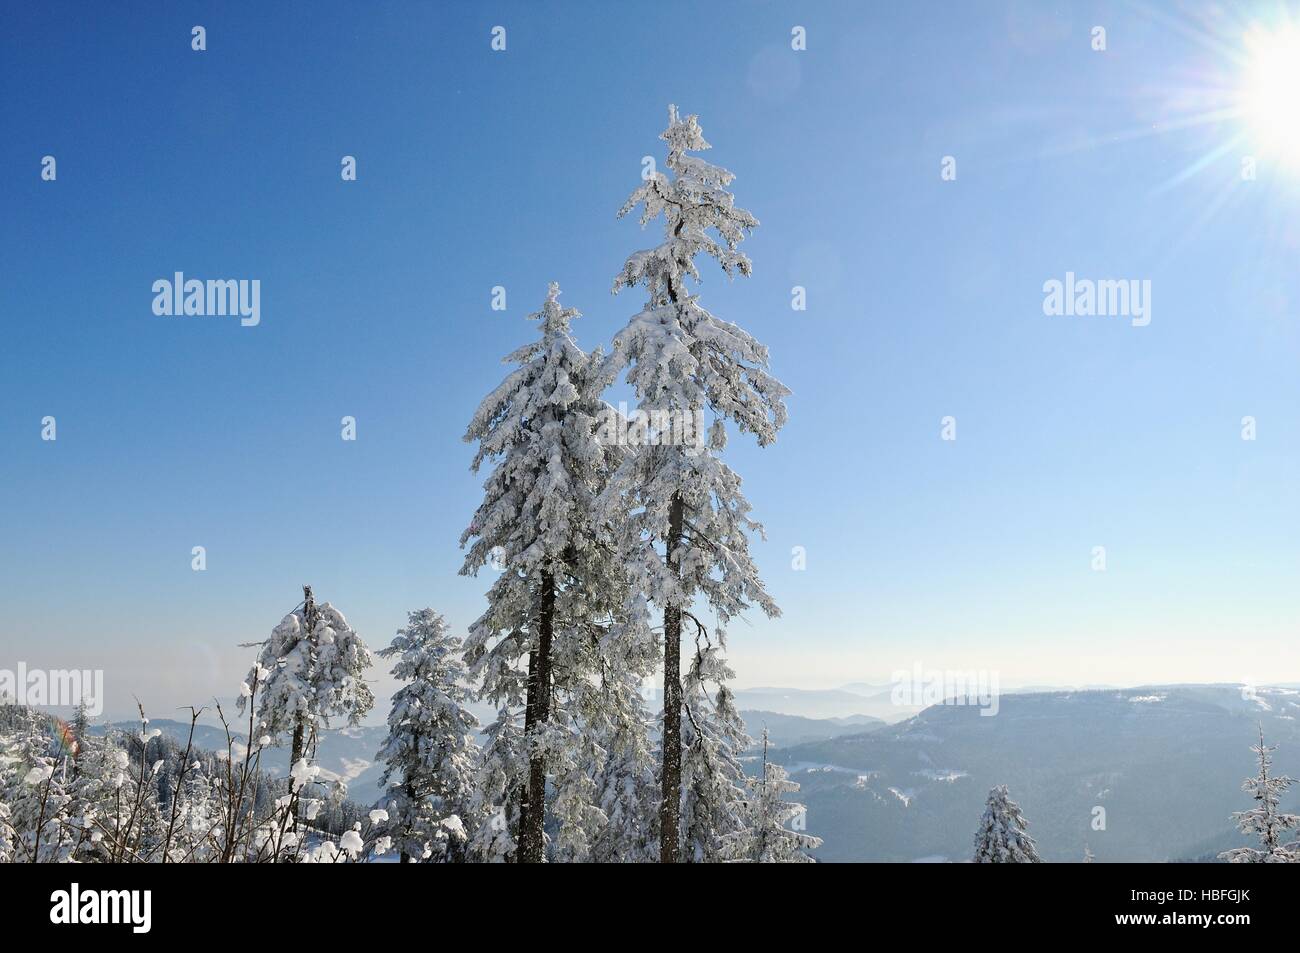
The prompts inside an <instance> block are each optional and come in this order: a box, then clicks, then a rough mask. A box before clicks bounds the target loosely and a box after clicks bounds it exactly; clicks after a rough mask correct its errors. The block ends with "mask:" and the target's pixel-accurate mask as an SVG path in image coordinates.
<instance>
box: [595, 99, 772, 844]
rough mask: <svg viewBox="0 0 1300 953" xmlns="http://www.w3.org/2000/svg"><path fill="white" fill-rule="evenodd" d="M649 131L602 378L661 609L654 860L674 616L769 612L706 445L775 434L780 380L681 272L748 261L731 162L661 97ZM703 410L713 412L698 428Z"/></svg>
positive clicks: (675, 825) (677, 690) (736, 488)
mask: <svg viewBox="0 0 1300 953" xmlns="http://www.w3.org/2000/svg"><path fill="white" fill-rule="evenodd" d="M660 138H662V139H663V140H664V141H665V142H667V144H668V158H667V160H666V163H665V164H666V167H667V169H668V172H669V174H668V175H665V174H663V173H661V172H657V171H656V172H655V173H654V174H653V175H651V176H649V177H648V178H647V179H646V180H645V181H644V182H643V184H642V185H641V186H640V187H639V188H638V189H637V190H636V191H635V192H633V193H632V195H631V196H630V197H629V198H628V200H627V202H626V203H625V204H624V206H623V208H622V209H621V210H620V212H619V214H620V215H623V214H626V213H627V212H629V211H631V210H632V209H633V208H635V207H637V206H641V207H642V214H641V219H640V220H641V224H642V226H643V227H644V226H645V225H646V224H647V223H648V222H650V221H651V220H652V219H655V218H657V217H660V216H662V217H663V222H664V240H663V241H662V242H661V243H660V244H659V245H657V246H655V247H654V248H650V249H646V250H643V251H638V252H635V253H634V254H632V255H631V256H629V257H628V259H627V260H626V262H625V263H624V265H623V268H622V270H621V271H620V273H619V274H618V276H617V278H616V279H615V281H614V291H615V292H618V291H619V290H621V289H623V288H631V287H633V286H635V285H641V286H644V288H645V290H646V293H647V301H646V304H645V306H644V307H643V308H642V310H641V311H639V312H638V313H637V314H636V315H634V316H633V317H632V319H631V320H630V321H629V323H628V325H627V327H626V328H624V329H623V330H622V331H620V332H619V334H618V335H617V336H616V338H615V340H614V347H613V353H612V355H611V359H610V362H609V366H608V371H607V376H608V378H609V379H613V378H614V377H615V376H616V375H617V374H618V373H620V372H621V371H622V370H624V369H626V371H627V380H628V382H629V383H630V384H631V385H632V387H633V389H634V391H635V393H636V397H637V400H638V402H639V408H638V411H639V413H641V414H643V415H644V419H646V420H648V421H650V422H651V426H650V428H649V431H648V433H647V435H646V436H647V439H646V441H645V445H644V446H642V447H640V448H638V452H636V453H633V454H630V455H629V456H628V457H627V459H626V460H625V461H624V463H623V464H622V466H620V469H619V471H618V473H617V476H616V477H615V478H614V479H613V480H612V481H611V486H610V487H609V489H608V490H607V492H606V499H607V501H608V505H609V506H610V507H611V511H613V512H618V513H626V514H632V516H631V522H632V527H631V531H630V532H628V533H626V534H625V536H624V542H625V544H626V545H627V546H628V556H627V561H628V564H629V566H630V567H631V569H632V571H633V572H634V573H636V575H637V578H636V579H635V581H634V584H633V585H634V588H635V589H637V590H638V591H640V592H642V593H644V594H645V595H646V596H647V597H648V598H649V599H650V601H651V602H652V603H653V604H654V605H655V606H656V607H657V608H658V609H659V610H660V611H661V612H662V615H663V673H664V711H663V726H662V743H661V749H662V765H661V770H660V781H661V795H660V808H659V814H660V816H659V828H660V860H662V861H664V862H668V863H671V862H675V861H676V860H677V859H678V856H679V853H680V850H681V828H680V812H681V796H682V774H681V772H682V750H683V749H682V683H681V636H682V625H683V620H686V621H688V622H693V623H694V625H695V626H696V627H697V628H701V629H702V628H703V626H702V625H701V624H700V623H698V622H696V621H694V617H693V616H692V615H691V611H690V610H691V607H692V605H693V603H694V601H695V600H696V599H697V598H700V597H703V599H705V600H706V601H707V602H708V604H709V605H710V607H711V608H712V609H713V610H714V612H715V613H716V615H717V617H718V624H719V641H721V639H722V630H723V627H724V626H725V625H726V623H727V621H728V620H729V619H730V618H731V617H732V616H733V615H735V614H736V613H738V612H740V611H741V610H743V609H744V608H746V607H747V606H749V605H751V604H756V605H758V606H759V607H760V608H761V609H762V610H763V611H764V612H765V613H766V614H768V615H769V616H775V615H778V614H779V610H778V609H777V607H776V604H775V603H774V602H773V601H772V599H771V598H770V597H769V596H768V594H767V592H766V590H765V589H764V587H763V584H762V582H761V581H760V580H759V577H758V571H757V568H756V567H755V566H754V563H753V561H752V560H751V558H750V556H749V539H748V534H749V533H750V532H760V533H761V531H762V528H761V526H760V525H759V524H758V523H756V522H754V521H753V520H752V519H750V516H749V510H750V505H749V503H748V501H746V500H745V498H744V496H743V495H742V494H741V491H740V478H739V477H738V476H737V475H736V474H735V473H734V472H732V470H731V469H730V468H729V467H727V466H726V465H725V464H723V463H722V462H721V460H720V459H719V458H718V456H717V454H718V452H720V451H721V450H722V449H723V447H724V446H725V444H726V426H725V423H726V421H728V420H730V421H731V422H732V423H734V424H735V425H736V426H737V428H738V429H739V430H740V431H741V432H742V433H743V432H748V433H752V434H753V435H754V436H755V437H756V439H757V441H758V443H759V445H760V446H765V445H767V444H769V443H771V442H772V441H774V440H775V439H776V433H777V430H778V429H779V428H780V427H781V426H782V425H783V424H784V423H785V421H786V409H785V405H784V402H783V401H784V398H785V397H786V396H787V395H788V394H789V391H788V390H786V388H785V387H784V386H783V385H782V384H781V383H780V382H779V381H777V380H776V379H775V378H774V377H772V376H771V375H769V374H768V373H767V370H766V368H767V365H768V354H767V349H766V348H765V347H764V346H763V345H762V344H760V343H759V342H758V341H757V340H755V339H754V338H753V337H751V336H750V335H749V334H748V333H747V332H745V331H744V330H742V329H741V328H740V327H739V326H737V325H736V324H732V323H729V322H725V321H722V320H720V319H718V318H716V317H714V316H713V315H712V314H710V313H709V312H708V311H707V310H705V309H704V307H702V306H701V304H700V303H699V300H698V298H697V296H696V295H693V294H691V293H690V290H689V287H688V280H694V281H699V280H700V274H699V272H698V271H697V269H696V264H695V259H696V257H697V256H699V255H705V256H708V257H710V258H713V259H714V260H715V261H716V262H717V263H718V264H719V266H720V267H721V268H722V270H723V272H724V273H725V274H726V275H727V276H728V277H734V276H735V275H737V274H740V275H748V274H749V273H750V261H749V259H748V258H747V257H746V256H745V255H744V254H743V253H741V252H740V251H738V250H737V246H738V245H739V243H740V241H741V240H742V239H743V238H744V237H745V235H746V234H747V233H748V232H749V231H750V230H751V229H753V228H755V227H756V226H757V225H758V220H757V219H755V218H754V216H753V215H751V214H750V213H749V212H747V211H745V210H743V209H740V208H737V207H736V205H735V202H734V198H733V196H732V194H731V193H730V192H728V191H727V189H726V186H727V185H729V184H730V183H731V181H732V179H733V178H734V177H733V175H732V174H731V173H730V172H728V171H727V170H726V169H722V168H719V167H717V166H714V165H710V164H709V163H707V162H704V161H703V160H701V159H699V158H697V157H695V156H691V155H688V153H690V152H697V151H700V150H703V149H707V148H709V144H708V143H707V142H705V140H704V136H703V134H702V133H701V131H700V126H699V123H698V121H697V117H695V116H687V117H686V118H684V119H683V118H681V117H679V116H678V113H677V108H676V107H675V106H670V107H669V109H668V128H667V129H666V130H665V131H664V132H663V134H662V135H661V137H660ZM706 412H707V413H709V414H711V416H712V418H713V420H712V423H711V425H710V426H709V429H708V432H707V435H706V434H705V433H704V432H703V430H704V426H703V422H704V415H705V413H706ZM631 619H632V620H633V621H635V620H636V616H635V615H633V616H632V617H631ZM645 629H646V631H647V632H648V631H649V625H648V622H647V623H646V625H645Z"/></svg>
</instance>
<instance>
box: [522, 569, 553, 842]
mask: <svg viewBox="0 0 1300 953" xmlns="http://www.w3.org/2000/svg"><path fill="white" fill-rule="evenodd" d="M540 595H541V600H542V601H541V607H540V609H539V611H538V619H537V648H536V649H535V650H534V651H533V652H532V653H530V654H529V657H528V695H529V704H528V708H527V711H526V713H525V715H524V741H525V743H526V744H527V746H528V795H527V797H528V799H527V800H526V801H525V802H524V806H523V816H522V819H521V822H520V832H519V862H520V863H524V864H540V863H541V862H542V860H543V854H544V849H545V835H544V833H543V829H544V827H545V823H546V758H545V755H544V754H543V753H542V751H541V749H540V748H539V746H538V744H537V740H538V739H537V736H538V735H539V734H540V733H541V732H542V730H543V729H544V728H545V726H546V723H547V722H548V721H550V718H551V636H552V634H553V633H554V629H555V576H553V575H552V574H551V573H550V572H548V571H543V572H542V591H541V593H540Z"/></svg>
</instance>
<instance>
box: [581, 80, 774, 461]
mask: <svg viewBox="0 0 1300 953" xmlns="http://www.w3.org/2000/svg"><path fill="white" fill-rule="evenodd" d="M668 117H669V122H668V128H667V129H666V130H665V131H664V132H663V134H662V135H661V136H660V138H662V139H663V140H665V141H666V142H667V143H668V159H667V162H666V165H667V168H668V170H669V171H670V172H671V173H672V177H671V178H670V177H669V176H667V175H664V174H663V173H661V172H658V171H656V172H655V173H654V174H653V175H652V176H650V177H649V178H648V179H647V180H646V181H644V182H643V183H642V184H641V186H640V187H639V188H637V189H636V191H634V192H633V193H632V195H631V196H630V197H629V198H628V200H627V202H626V203H624V205H623V208H622V209H620V211H619V215H620V216H621V215H625V214H626V213H628V212H629V211H631V210H632V209H633V208H635V207H636V206H638V205H640V206H642V213H641V219H640V220H641V225H642V226H643V227H644V226H645V225H646V224H648V223H649V222H650V221H651V220H652V219H654V218H656V217H658V216H660V215H662V216H663V218H664V241H663V242H662V243H660V244H659V245H657V246H655V247H654V248H650V249H645V250H642V251H637V252H634V253H633V254H632V255H630V256H629V257H628V258H627V260H626V261H625V262H624V264H623V268H622V270H621V271H620V272H619V274H618V276H617V277H616V278H615V279H614V289H613V290H614V291H615V292H618V291H620V290H621V289H623V288H630V287H632V286H633V285H638V284H642V285H645V287H646V289H647V291H648V292H649V301H648V302H647V304H646V306H645V308H644V309H643V310H642V311H641V312H640V313H638V314H637V315H635V316H634V317H633V318H632V319H631V321H630V322H629V323H628V325H627V327H626V328H624V329H623V330H622V331H621V332H619V334H618V335H617V337H616V338H615V339H614V353H613V354H612V355H611V360H610V362H609V365H608V367H607V369H606V373H607V374H608V375H609V377H610V379H612V378H613V377H614V376H617V374H618V373H619V372H620V371H621V370H622V369H623V368H624V367H627V366H629V365H632V366H631V369H630V370H629V371H628V382H629V383H630V384H631V385H632V386H633V387H634V388H635V389H636V392H637V397H638V399H639V400H640V401H641V402H642V405H643V406H645V407H647V408H663V409H667V410H671V411H677V412H689V411H691V410H694V409H698V408H701V407H703V406H705V405H708V406H709V407H711V408H712V409H713V411H714V413H716V414H717V415H718V416H719V417H722V418H727V419H730V420H732V421H733V422H735V424H736V425H737V426H738V427H739V428H740V430H741V431H742V432H746V431H748V432H752V433H753V434H754V435H755V436H756V437H757V439H758V442H759V444H760V445H766V444H768V443H771V442H772V441H773V440H775V439H776V432H777V430H779V429H780V428H781V427H782V426H783V425H784V424H785V422H786V408H785V404H784V398H785V397H786V396H788V395H789V393H790V392H789V391H788V390H787V389H786V388H785V386H784V385H783V384H781V382H780V381H778V380H777V379H776V378H774V377H772V376H771V375H770V374H768V373H767V371H766V368H767V364H768V353H767V348H766V347H764V346H763V345H762V344H760V343H759V342H758V341H757V340H755V339H754V338H753V337H752V336H751V335H750V334H749V333H748V332H746V331H744V330H743V329H742V328H740V327H739V326H738V325H736V324H732V323H730V322H726V321H722V320H719V319H718V318H716V317H714V316H713V315H712V314H710V313H709V312H708V311H706V310H705V309H704V308H703V307H701V306H700V304H699V301H698V298H697V297H696V296H694V295H691V294H690V293H689V292H688V290H687V288H686V285H685V279H686V277H687V276H688V275H689V276H690V277H691V278H693V279H694V280H695V281H697V282H698V281H699V280H700V273H699V271H698V270H697V268H696V266H695V257H696V256H697V255H699V254H705V255H708V256H709V257H710V258H713V259H714V260H716V261H717V262H718V264H719V265H720V266H721V268H722V270H723V272H724V273H725V274H726V275H727V276H728V277H734V276H735V275H736V274H741V275H748V274H750V271H751V266H750V261H749V258H748V257H747V256H746V255H745V254H744V253H742V252H740V251H739V250H738V246H739V244H740V241H741V240H742V239H743V238H744V237H745V235H746V234H747V233H748V232H749V231H750V230H751V229H754V228H756V227H757V226H758V219H756V218H754V216H753V215H751V214H750V213H749V212H747V211H745V210H744V209H741V208H737V207H736V205H735V198H734V196H732V194H731V193H730V192H728V191H727V190H726V188H725V186H727V185H728V184H730V182H731V181H732V179H733V178H734V176H733V175H732V174H731V173H730V172H729V171H727V170H726V169H723V168H720V167H718V166H714V165H711V164H709V163H708V162H705V161H704V160H702V159H698V158H695V157H693V156H688V155H686V153H687V152H688V151H699V150H703V149H707V148H709V144H708V143H707V142H705V141H704V136H703V133H702V132H701V131H700V126H699V121H698V119H697V117H695V116H688V117H686V119H682V118H680V117H679V116H678V114H677V107H676V106H670V107H669V109H668ZM716 448H717V447H715V449H716Z"/></svg>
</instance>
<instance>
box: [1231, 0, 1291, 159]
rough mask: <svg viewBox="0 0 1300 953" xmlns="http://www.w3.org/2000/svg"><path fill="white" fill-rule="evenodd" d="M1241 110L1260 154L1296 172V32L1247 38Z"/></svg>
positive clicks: (1258, 32)
mask: <svg viewBox="0 0 1300 953" xmlns="http://www.w3.org/2000/svg"><path fill="white" fill-rule="evenodd" d="M1241 110H1242V114H1243V115H1244V117H1245V118H1246V121H1247V123H1248V124H1249V126H1250V131H1251V135H1252V137H1253V139H1254V141H1255V143H1256V145H1257V146H1258V148H1259V150H1260V152H1261V154H1262V155H1265V156H1267V157H1269V158H1271V159H1273V160H1274V161H1276V162H1279V163H1282V164H1285V165H1287V166H1289V167H1291V168H1293V169H1300V28H1297V27H1295V26H1293V25H1291V24H1287V25H1286V26H1284V27H1281V28H1278V29H1274V30H1264V29H1260V28H1257V29H1255V30H1252V31H1251V32H1250V33H1248V34H1247V36H1246V66H1245V70H1244V72H1243V75H1242V85H1241Z"/></svg>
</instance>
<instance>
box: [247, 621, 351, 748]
mask: <svg viewBox="0 0 1300 953" xmlns="http://www.w3.org/2000/svg"><path fill="white" fill-rule="evenodd" d="M305 611H306V609H305V607H300V608H298V609H295V610H294V611H293V612H290V613H289V614H288V615H287V616H285V617H284V618H283V619H282V620H280V624H279V625H277V626H276V627H275V628H274V629H272V630H271V637H270V638H269V639H267V640H266V642H264V643H263V645H262V651H261V653H260V654H259V655H258V659H257V662H256V663H255V664H254V666H253V668H252V669H251V670H250V671H249V674H248V680H247V681H246V682H245V692H244V693H243V694H241V696H240V698H239V701H238V705H239V710H240V711H243V710H244V707H245V705H246V704H247V701H248V698H249V694H248V692H249V691H251V686H254V685H255V686H256V692H257V705H258V715H259V718H260V719H261V722H262V727H263V728H264V729H265V730H266V731H268V732H270V733H271V734H277V733H279V732H282V731H287V730H292V729H293V728H294V727H295V725H297V724H298V723H299V722H301V723H302V724H303V725H304V727H307V728H326V727H329V721H330V719H331V718H335V717H342V718H346V719H347V722H348V723H349V724H356V723H357V722H358V721H360V719H361V718H362V716H364V715H365V714H366V712H368V711H370V709H371V707H372V706H373V705H374V703H375V697H374V694H373V693H372V692H371V690H370V687H369V686H368V685H367V684H366V683H365V681H364V680H363V678H362V676H363V674H364V672H365V670H366V669H367V668H369V667H370V666H371V665H372V664H373V663H374V659H373V658H372V656H371V654H370V650H369V649H368V648H367V647H366V644H365V642H363V641H362V640H361V636H359V635H357V633H356V630H355V629H353V628H352V626H350V625H348V622H347V619H345V618H344V617H343V613H341V612H339V611H338V610H337V609H335V608H334V607H333V606H332V605H330V604H329V603H328V602H326V603H324V604H322V605H319V606H316V607H315V616H314V623H313V624H312V626H311V630H310V631H308V623H307V620H306V618H305Z"/></svg>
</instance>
